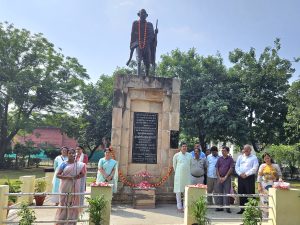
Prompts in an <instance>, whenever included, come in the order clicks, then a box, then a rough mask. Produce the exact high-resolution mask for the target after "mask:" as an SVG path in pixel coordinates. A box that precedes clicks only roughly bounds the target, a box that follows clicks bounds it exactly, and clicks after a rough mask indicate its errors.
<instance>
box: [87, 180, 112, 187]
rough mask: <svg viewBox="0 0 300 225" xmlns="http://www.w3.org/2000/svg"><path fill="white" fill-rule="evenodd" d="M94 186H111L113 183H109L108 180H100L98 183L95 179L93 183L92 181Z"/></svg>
mask: <svg viewBox="0 0 300 225" xmlns="http://www.w3.org/2000/svg"><path fill="white" fill-rule="evenodd" d="M91 186H92V187H108V186H111V184H109V183H108V182H100V183H96V181H94V182H93V183H91Z"/></svg>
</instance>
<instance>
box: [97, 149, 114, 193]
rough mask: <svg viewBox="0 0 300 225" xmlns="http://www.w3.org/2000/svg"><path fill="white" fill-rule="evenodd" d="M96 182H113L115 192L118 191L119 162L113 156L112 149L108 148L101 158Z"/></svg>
mask: <svg viewBox="0 0 300 225" xmlns="http://www.w3.org/2000/svg"><path fill="white" fill-rule="evenodd" d="M96 182H97V183H100V182H108V183H110V184H113V192H114V193H116V192H117V182H118V163H117V161H116V160H114V159H112V158H111V151H110V150H109V149H108V148H107V149H106V150H105V153H104V157H103V158H101V159H100V160H99V163H98V172H97V180H96Z"/></svg>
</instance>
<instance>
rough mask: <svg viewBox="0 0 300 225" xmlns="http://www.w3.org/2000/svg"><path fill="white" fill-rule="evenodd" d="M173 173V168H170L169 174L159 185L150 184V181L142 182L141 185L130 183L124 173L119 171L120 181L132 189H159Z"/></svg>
mask: <svg viewBox="0 0 300 225" xmlns="http://www.w3.org/2000/svg"><path fill="white" fill-rule="evenodd" d="M172 171H173V167H170V168H169V169H168V173H167V174H166V175H165V176H164V177H163V178H162V179H161V180H160V181H159V182H157V183H154V184H150V183H149V182H148V181H142V182H141V183H139V184H135V183H132V182H130V181H128V180H127V179H126V178H125V177H124V175H123V174H122V171H121V170H119V178H120V180H121V181H122V183H123V184H125V185H127V186H130V187H138V188H143V187H144V188H149V187H159V186H161V185H162V184H163V183H165V182H166V181H167V179H168V178H169V176H170V175H171V173H172Z"/></svg>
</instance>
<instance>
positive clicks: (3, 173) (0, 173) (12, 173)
mask: <svg viewBox="0 0 300 225" xmlns="http://www.w3.org/2000/svg"><path fill="white" fill-rule="evenodd" d="M28 175H35V176H36V178H39V177H44V176H45V173H44V168H43V167H40V168H30V169H20V170H0V184H3V183H4V182H5V181H6V179H7V178H9V179H10V180H16V179H19V177H20V176H28Z"/></svg>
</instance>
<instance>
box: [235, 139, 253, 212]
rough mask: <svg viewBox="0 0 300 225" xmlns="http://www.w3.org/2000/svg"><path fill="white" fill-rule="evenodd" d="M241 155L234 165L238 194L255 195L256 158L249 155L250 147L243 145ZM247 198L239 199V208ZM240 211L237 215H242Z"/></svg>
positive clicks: (242, 210)
mask: <svg viewBox="0 0 300 225" xmlns="http://www.w3.org/2000/svg"><path fill="white" fill-rule="evenodd" d="M243 152H244V153H243V154H242V155H240V156H239V157H238V159H237V161H236V164H235V171H236V173H237V175H238V193H239V194H255V174H256V172H257V169H258V160H257V157H256V156H255V155H253V154H251V146H250V145H245V146H244V148H243ZM247 199H248V198H247V197H240V206H244V205H245V203H246V202H248V200H247ZM243 212H244V209H241V210H240V211H239V212H238V214H242V213H243Z"/></svg>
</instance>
